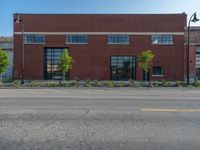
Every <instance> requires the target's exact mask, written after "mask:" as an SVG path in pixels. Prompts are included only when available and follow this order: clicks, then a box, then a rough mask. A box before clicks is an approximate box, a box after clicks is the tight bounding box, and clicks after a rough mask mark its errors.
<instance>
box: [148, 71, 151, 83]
mask: <svg viewBox="0 0 200 150" xmlns="http://www.w3.org/2000/svg"><path fill="white" fill-rule="evenodd" d="M148 72H149V86H151V80H150V69H149V70H148Z"/></svg>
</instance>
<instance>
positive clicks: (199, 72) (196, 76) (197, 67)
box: [185, 26, 200, 81]
mask: <svg viewBox="0 0 200 150" xmlns="http://www.w3.org/2000/svg"><path fill="white" fill-rule="evenodd" d="M187 31H188V29H187V28H186V32H185V49H186V54H187V50H188V32H187ZM185 62H186V65H185V66H187V58H185ZM189 62H190V80H191V81H194V80H200V27H199V26H193V27H190V61H189ZM185 69H186V68H185Z"/></svg>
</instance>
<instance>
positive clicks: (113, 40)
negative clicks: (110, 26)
mask: <svg viewBox="0 0 200 150" xmlns="http://www.w3.org/2000/svg"><path fill="white" fill-rule="evenodd" d="M108 44H129V35H112V34H111V35H108Z"/></svg>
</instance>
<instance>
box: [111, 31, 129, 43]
mask: <svg viewBox="0 0 200 150" xmlns="http://www.w3.org/2000/svg"><path fill="white" fill-rule="evenodd" d="M110 36H117V37H112V38H118V39H117V41H119V39H120V36H126V37H127V38H128V42H126V43H123V42H110V40H109V39H110V38H111V37H110ZM107 44H110V45H112V44H114V45H129V44H130V36H129V35H128V34H109V35H107Z"/></svg>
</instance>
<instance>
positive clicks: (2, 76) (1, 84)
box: [1, 73, 3, 85]
mask: <svg viewBox="0 0 200 150" xmlns="http://www.w3.org/2000/svg"><path fill="white" fill-rule="evenodd" d="M1 85H3V74H2V73H1Z"/></svg>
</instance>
